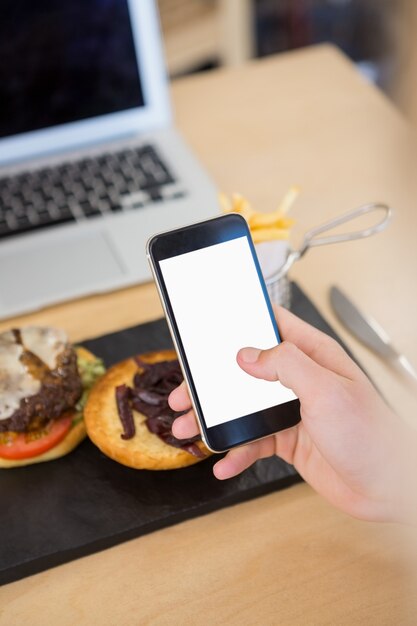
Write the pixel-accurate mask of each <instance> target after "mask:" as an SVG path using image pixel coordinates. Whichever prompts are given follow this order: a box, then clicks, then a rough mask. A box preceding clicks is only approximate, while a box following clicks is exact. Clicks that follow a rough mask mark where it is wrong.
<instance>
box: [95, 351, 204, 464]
mask: <svg viewBox="0 0 417 626" xmlns="http://www.w3.org/2000/svg"><path fill="white" fill-rule="evenodd" d="M182 380H183V376H182V373H181V369H180V366H179V363H178V360H177V356H176V353H175V352H174V351H173V350H163V351H158V352H148V353H146V354H140V355H138V356H136V357H133V358H130V359H126V360H125V361H122V362H121V363H118V364H116V365H114V366H113V367H111V368H110V369H108V370H107V372H106V374H105V375H104V376H103V377H102V378H101V379H100V380H99V381H98V383H97V384H96V385H95V386H94V389H92V391H91V393H90V395H89V398H88V401H87V404H86V406H85V411H84V417H85V423H86V427H87V433H88V436H89V437H90V439H91V440H92V441H93V443H94V444H95V445H96V446H97V447H98V448H99V449H100V450H101V451H102V452H103V453H104V454H106V455H107V456H109V457H110V458H111V459H113V460H114V461H118V462H119V463H122V464H123V465H127V466H128V467H132V468H135V469H148V470H167V469H177V468H181V467H187V466H188V465H193V464H195V463H198V462H199V461H202V460H203V459H205V458H207V457H208V456H209V455H210V452H209V451H208V449H207V448H206V447H205V446H204V444H203V443H202V441H201V439H200V438H199V437H195V438H193V439H186V440H179V439H176V438H175V437H174V436H173V434H172V432H171V427H172V423H173V421H174V419H175V418H176V417H177V416H179V415H180V413H176V412H175V411H173V410H172V409H171V408H170V406H169V404H168V396H169V394H170V393H171V391H172V390H173V389H175V387H177V386H178V385H179V384H180V383H181V381H182Z"/></svg>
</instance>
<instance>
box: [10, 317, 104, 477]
mask: <svg viewBox="0 0 417 626" xmlns="http://www.w3.org/2000/svg"><path fill="white" fill-rule="evenodd" d="M103 374H104V366H103V363H102V361H101V360H100V359H97V358H96V357H95V356H94V355H93V354H91V352H89V351H88V350H86V349H84V348H81V347H77V348H75V347H74V346H73V345H72V344H71V343H70V342H69V341H68V338H67V336H66V334H65V332H64V331H63V330H60V329H56V328H49V327H45V328H41V327H34V326H31V327H25V328H21V329H12V330H9V331H6V332H3V333H0V468H12V467H19V466H22V465H29V464H32V463H40V462H43V461H50V460H52V459H57V458H59V457H61V456H64V455H65V454H68V452H71V450H73V449H74V448H75V447H76V446H77V445H78V444H79V443H80V442H81V441H82V440H83V439H84V438H85V437H86V429H85V424H84V420H83V409H84V405H85V403H86V400H87V397H88V393H89V391H90V389H91V387H92V386H93V384H94V383H95V381H96V380H97V379H98V378H99V377H100V376H102V375H103Z"/></svg>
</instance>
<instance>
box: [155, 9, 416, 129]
mask: <svg viewBox="0 0 417 626" xmlns="http://www.w3.org/2000/svg"><path fill="white" fill-rule="evenodd" d="M158 3H159V9H160V13H161V22H162V29H163V33H164V40H165V50H166V56H167V63H168V71H169V73H170V75H171V77H177V76H181V75H184V74H189V73H193V72H198V71H209V70H210V69H212V68H216V67H222V66H233V65H238V64H240V63H243V62H244V61H246V60H248V59H251V58H257V57H264V56H267V55H270V54H276V53H282V52H286V51H288V50H294V49H296V48H301V47H303V46H308V45H311V44H318V43H323V42H330V43H333V44H335V45H336V46H338V47H339V48H341V49H342V50H343V51H344V52H345V53H346V54H347V55H348V56H349V57H350V58H351V59H352V61H353V62H354V63H355V64H356V65H357V67H358V69H359V70H360V71H361V72H362V73H363V74H364V76H365V77H367V78H368V79H369V80H370V81H372V82H374V83H375V84H377V85H378V86H379V87H381V88H382V89H383V90H384V91H385V92H386V93H387V94H388V96H389V97H390V98H392V99H393V100H394V101H395V103H396V104H397V105H399V107H400V108H401V109H402V110H403V112H404V113H405V114H406V115H407V116H408V117H409V119H411V120H412V121H413V122H414V124H415V125H416V126H417V85H416V84H415V83H416V81H415V75H416V71H415V68H416V64H417V6H416V5H417V2H416V0H158Z"/></svg>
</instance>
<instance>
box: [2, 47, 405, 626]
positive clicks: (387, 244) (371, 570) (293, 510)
mask: <svg viewBox="0 0 417 626" xmlns="http://www.w3.org/2000/svg"><path fill="white" fill-rule="evenodd" d="M172 96H173V101H174V105H175V110H176V118H177V122H178V126H179V128H180V129H181V130H182V132H183V133H184V135H185V137H186V138H187V139H188V141H189V143H190V144H191V145H192V146H193V148H194V149H195V151H196V152H197V154H198V155H199V156H200V158H201V160H202V162H203V163H204V165H205V166H206V167H207V168H208V170H209V171H210V172H211V174H212V176H213V179H214V180H215V181H216V183H217V184H218V186H219V188H220V189H222V190H224V191H226V192H232V191H235V190H238V191H240V192H242V193H243V194H245V195H246V196H247V197H248V198H250V199H251V200H252V201H253V204H254V205H255V206H256V207H257V208H260V209H261V208H262V209H265V210H270V209H273V208H274V207H275V205H276V204H277V202H278V201H279V199H280V198H281V196H282V195H283V194H284V192H285V191H286V190H287V188H288V187H289V186H290V185H291V184H292V183H297V184H299V185H300V186H301V189H302V193H301V195H300V197H299V200H298V201H297V204H296V206H295V208H294V211H293V215H294V217H296V219H297V221H298V225H297V231H296V233H295V239H296V241H298V240H299V238H300V234H301V233H302V232H303V231H304V230H305V229H306V228H307V227H310V226H313V225H315V224H318V223H320V222H322V221H323V220H325V219H328V218H330V217H332V216H336V215H337V214H340V213H341V212H344V211H347V210H349V209H351V208H354V207H355V206H357V205H359V204H361V203H364V202H367V201H371V200H383V201H386V202H389V203H391V204H392V205H393V206H394V207H395V208H396V215H395V220H394V222H393V223H392V225H391V227H390V228H389V230H387V231H386V232H385V233H383V234H382V235H379V236H377V237H375V238H372V239H369V240H365V241H359V242H355V243H349V244H341V245H338V246H330V247H328V248H319V249H316V250H314V251H312V252H311V254H308V255H307V256H306V257H305V259H303V260H302V261H300V262H299V263H298V265H296V266H295V267H294V268H293V270H292V277H293V278H295V279H296V280H297V281H298V282H299V284H300V285H301V286H302V288H303V289H304V290H305V291H306V293H307V294H308V295H309V296H310V298H311V299H312V300H313V302H314V303H315V304H316V305H317V306H318V307H319V308H320V310H321V311H322V312H323V314H324V315H325V316H326V317H327V319H328V320H329V322H330V323H331V324H332V325H333V326H334V327H335V329H336V330H337V332H338V333H339V334H340V336H341V337H342V338H343V339H344V340H345V341H346V343H347V344H348V345H349V346H350V347H351V348H352V350H353V351H354V353H355V354H356V355H357V357H358V358H359V359H360V361H361V362H362V363H363V365H364V366H365V367H366V369H367V370H368V372H369V374H370V375H371V376H372V377H373V378H374V380H375V381H376V383H377V385H378V386H379V387H380V388H381V389H382V390H383V392H384V394H385V396H386V398H387V399H388V401H389V402H390V403H391V404H392V405H393V406H394V407H395V409H396V410H397V412H398V414H399V415H400V416H402V417H404V418H406V419H417V398H416V392H415V389H413V388H412V387H411V385H408V384H407V383H406V381H405V380H404V379H403V378H402V377H401V376H399V375H397V374H396V373H395V372H393V371H391V370H390V368H389V367H388V366H387V365H385V364H384V363H382V362H381V361H380V360H379V359H378V358H376V357H374V356H373V355H372V354H370V353H369V352H368V351H367V350H366V349H365V348H363V347H362V346H360V345H359V344H358V343H357V342H356V341H355V340H353V339H352V338H351V337H350V336H349V335H348V334H347V333H346V332H345V331H344V330H343V328H342V327H341V326H340V325H339V324H338V323H337V321H336V319H335V317H334V315H333V314H332V312H331V310H330V308H329V305H328V289H329V286H330V285H331V284H333V283H336V284H339V285H341V286H343V287H344V288H345V290H346V291H347V292H348V293H349V294H350V295H351V296H352V297H353V298H354V299H355V300H356V301H357V302H358V303H359V304H360V305H361V306H362V307H363V309H364V310H365V311H368V312H369V313H371V314H373V315H374V316H375V317H376V318H377V319H378V320H379V321H380V323H381V324H382V325H383V326H385V328H386V329H387V330H388V331H389V332H390V334H391V335H392V337H393V339H394V340H395V344H396V345H397V346H398V348H399V349H401V350H403V351H404V352H405V353H406V354H407V355H408V357H409V358H410V360H411V361H413V362H414V363H417V341H416V330H415V328H416V313H417V295H416V272H417V245H416V240H415V238H416V233H417V209H416V207H415V204H416V203H417V176H416V175H415V163H416V145H417V144H416V142H415V139H414V137H413V136H412V134H411V131H410V129H409V127H408V126H407V124H406V123H405V122H404V120H403V119H402V118H401V117H400V115H399V114H398V113H397V111H396V110H395V109H394V107H393V106H392V105H391V104H390V103H389V102H388V101H387V100H386V99H385V97H384V96H382V95H381V94H380V93H379V92H378V91H377V90H375V89H374V88H373V87H371V86H370V85H368V84H367V83H366V82H365V81H364V80H363V79H362V78H361V77H360V76H359V75H358V74H357V73H356V72H355V71H354V69H353V67H352V66H351V65H350V63H349V62H347V60H346V59H345V58H344V57H343V56H342V55H341V54H340V53H339V52H337V51H336V50H335V49H333V48H331V47H327V46H325V47H318V48H315V49H311V50H306V51H301V52H296V53H293V54H288V55H283V56H279V57H275V58H269V59H267V60H262V61H256V62H252V63H250V64H248V65H246V66H244V67H242V68H239V69H236V70H221V71H216V72H213V73H210V74H204V75H198V76H194V77H190V78H186V79H182V80H180V81H177V82H175V83H174V84H173V86H172ZM191 219H192V216H191V215H190V220H191ZM159 316H161V308H160V305H159V302H158V297H157V294H156V290H155V288H154V286H153V285H152V284H148V285H143V286H140V287H135V288H132V289H127V290H124V291H120V292H118V293H113V294H108V295H102V296H95V297H92V298H86V299H83V300H80V301H76V302H71V303H68V304H64V305H60V306H55V307H53V308H50V309H48V310H45V311H42V312H40V313H36V314H34V315H28V316H25V317H22V318H19V319H15V320H13V324H16V325H17V324H27V323H39V324H54V325H58V326H62V327H63V328H66V329H67V330H68V331H69V333H70V336H71V338H72V339H73V340H79V339H82V338H83V337H86V336H93V335H98V334H102V333H105V332H109V331H112V330H116V329H119V328H122V327H124V326H128V325H132V324H136V323H140V322H143V321H147V320H149V319H152V318H157V317H159ZM9 326H10V321H9V322H4V323H2V324H0V329H5V328H7V327H9ZM390 462H392V460H390V459H387V463H390ZM77 488H80V486H79V485H74V489H77ZM2 530H3V529H2ZM416 553H417V547H416V544H415V543H414V541H413V532H412V531H410V530H409V529H404V528H399V527H396V526H394V525H383V524H380V525H377V524H370V523H363V522H359V521H355V520H352V519H350V518H348V517H347V516H345V515H343V514H341V513H339V512H337V511H335V510H334V509H333V508H331V507H330V506H329V505H327V503H326V502H324V501H323V499H321V498H320V497H319V496H318V495H316V494H315V493H314V492H313V491H312V490H311V489H310V488H309V487H308V486H307V485H305V484H301V485H297V486H295V487H291V488H290V489H288V490H286V491H281V492H277V493H275V494H272V495H269V496H266V497H264V498H261V499H258V500H255V501H252V502H249V503H245V504H241V505H238V506H235V507H232V508H229V509H226V510H223V511H219V512H216V513H212V514H210V515H207V516H205V517H202V518H199V519H196V520H192V521H189V522H186V523H183V524H180V525H177V526H174V527H172V528H168V529H165V530H162V531H159V532H156V533H153V534H151V535H148V536H144V537H141V538H139V539H137V540H133V541H130V542H128V543H125V544H123V545H120V546H117V547H115V548H112V549H109V550H106V551H104V552H101V553H98V554H95V555H92V556H89V557H86V558H83V559H80V560H78V561H74V562H72V563H69V564H67V565H64V566H61V567H58V568H55V569H53V570H50V571H46V572H43V573H41V574H39V575H36V576H33V577H30V578H27V579H24V580H21V581H18V582H16V583H13V584H11V585H8V586H6V587H3V588H2V589H1V590H0V624H1V626H6V625H7V626H11V625H12V624H22V623H27V624H31V625H33V624H36V625H37V624H39V625H42V626H45V625H46V624H54V625H57V624H65V625H67V624H68V625H70V624H93V623H94V624H152V625H163V624H175V625H176V624H197V623H202V624H220V623H223V624H286V625H288V624H320V625H322V624H357V623H361V624H362V623H364V624H365V623H366V624H378V625H380V624H408V623H409V624H412V623H415V610H416V608H417V605H416V599H415V597H416V593H415V590H416V589H417V585H416V579H415V578H413V575H415V573H416V572H415V570H414V568H413V565H414V564H415V562H416V560H415V559H416V556H417V554H416Z"/></svg>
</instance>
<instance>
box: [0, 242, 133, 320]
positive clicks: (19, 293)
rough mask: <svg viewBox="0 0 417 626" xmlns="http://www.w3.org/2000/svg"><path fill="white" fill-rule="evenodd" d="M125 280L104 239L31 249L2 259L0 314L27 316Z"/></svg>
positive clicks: (48, 243)
mask: <svg viewBox="0 0 417 626" xmlns="http://www.w3.org/2000/svg"><path fill="white" fill-rule="evenodd" d="M123 274H125V272H124V270H123V266H122V263H121V261H119V260H118V258H117V257H116V254H115V253H114V252H113V250H112V248H111V245H110V243H109V242H108V240H107V238H106V236H105V235H104V233H101V232H97V231H93V232H88V233H82V234H80V233H77V234H74V235H73V236H72V234H71V235H66V236H62V235H60V236H59V238H58V237H57V239H56V240H55V241H48V242H47V243H42V244H40V242H39V244H38V243H36V244H34V243H32V242H31V245H30V246H29V245H28V246H27V247H26V248H25V249H24V252H22V250H20V251H18V250H16V252H14V251H10V252H7V253H5V254H4V255H3V254H2V255H1V257H0V311H1V312H2V313H3V312H6V313H7V312H9V311H16V310H19V309H21V310H22V311H23V310H26V311H28V310H30V309H34V308H39V307H41V306H45V305H47V304H51V303H54V302H59V301H60V300H65V299H69V298H73V297H77V296H81V295H87V294H88V293H93V292H97V291H100V290H102V289H106V287H107V286H110V285H111V283H112V281H114V280H115V279H117V278H118V277H120V276H122V275H123Z"/></svg>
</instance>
